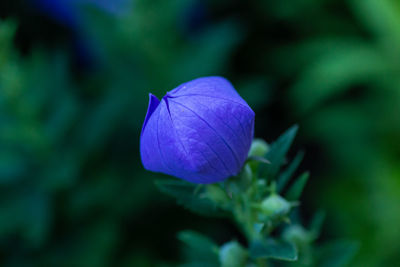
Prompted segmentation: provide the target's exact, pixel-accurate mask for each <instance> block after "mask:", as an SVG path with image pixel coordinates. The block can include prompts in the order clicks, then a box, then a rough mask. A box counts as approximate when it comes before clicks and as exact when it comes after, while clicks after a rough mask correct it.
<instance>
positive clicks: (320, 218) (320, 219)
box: [310, 210, 325, 237]
mask: <svg viewBox="0 0 400 267" xmlns="http://www.w3.org/2000/svg"><path fill="white" fill-rule="evenodd" d="M324 221H325V212H324V211H322V210H320V211H318V212H317V213H315V215H314V217H313V218H312V220H311V223H310V230H311V231H312V232H313V233H314V235H315V237H318V236H319V234H320V232H321V228H322V225H323V223H324Z"/></svg>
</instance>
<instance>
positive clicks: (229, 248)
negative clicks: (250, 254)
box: [219, 241, 247, 267]
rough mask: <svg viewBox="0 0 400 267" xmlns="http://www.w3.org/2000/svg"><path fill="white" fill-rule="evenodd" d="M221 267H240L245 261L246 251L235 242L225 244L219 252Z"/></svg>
mask: <svg viewBox="0 0 400 267" xmlns="http://www.w3.org/2000/svg"><path fill="white" fill-rule="evenodd" d="M219 260H220V262H221V266H222V267H242V266H244V265H245V263H246V260H247V251H246V250H245V249H244V248H243V247H242V246H241V245H240V244H239V243H238V242H236V241H231V242H228V243H225V244H224V245H222V246H221V248H220V250H219Z"/></svg>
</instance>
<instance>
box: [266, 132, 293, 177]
mask: <svg viewBox="0 0 400 267" xmlns="http://www.w3.org/2000/svg"><path fill="white" fill-rule="evenodd" d="M297 129H298V126H297V125H294V126H292V127H291V128H290V129H289V130H287V131H286V132H285V133H283V134H282V135H281V136H280V137H279V138H278V140H276V141H275V142H274V143H272V144H271V146H270V149H269V151H268V152H267V155H266V158H267V160H268V161H269V162H271V164H269V165H266V164H264V165H261V166H260V170H259V171H260V177H268V178H269V179H271V178H273V177H275V176H276V175H277V174H278V172H279V169H280V167H281V166H282V164H283V163H284V161H285V157H286V153H287V152H288V150H289V148H290V146H291V144H292V142H293V139H294V137H295V136H296V133H297Z"/></svg>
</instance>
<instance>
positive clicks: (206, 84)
mask: <svg viewBox="0 0 400 267" xmlns="http://www.w3.org/2000/svg"><path fill="white" fill-rule="evenodd" d="M254 116H255V114H254V112H253V110H252V109H251V108H250V107H249V106H248V105H247V103H246V102H245V101H244V100H243V99H242V98H241V97H240V96H239V94H238V93H237V92H236V91H235V89H234V88H233V86H232V85H231V84H230V83H229V82H228V81H227V80H226V79H224V78H222V77H205V78H199V79H195V80H193V81H190V82H187V83H184V84H182V85H180V86H178V87H177V88H175V89H173V90H172V91H170V92H168V93H167V94H166V95H165V96H164V97H163V98H162V99H161V101H160V100H158V99H157V98H156V97H155V96H154V95H152V94H150V102H149V107H148V110H147V115H146V118H145V120H144V123H143V128H142V133H141V137H140V153H141V158H142V163H143V165H144V167H145V168H146V169H148V170H150V171H154V172H161V173H165V174H169V175H172V176H176V177H178V178H181V179H184V180H187V181H189V182H193V183H201V184H207V183H215V182H219V181H222V180H224V179H226V178H228V177H230V176H233V175H237V174H238V173H239V172H240V170H241V168H242V166H243V164H244V162H245V160H246V158H247V154H248V152H249V149H250V145H251V141H252V139H253V133H254Z"/></svg>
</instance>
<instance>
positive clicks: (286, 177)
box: [276, 151, 304, 193]
mask: <svg viewBox="0 0 400 267" xmlns="http://www.w3.org/2000/svg"><path fill="white" fill-rule="evenodd" d="M303 158H304V152H303V151H300V152H299V153H297V155H296V157H295V158H294V159H293V160H292V162H291V163H290V165H289V166H288V167H287V168H286V170H284V171H283V172H282V173H281V174H280V175H279V178H278V180H277V185H276V187H277V192H278V193H280V192H282V190H283V188H284V187H285V186H286V185H287V183H288V182H289V181H290V179H291V178H292V176H293V174H294V172H295V171H296V170H297V168H298V167H299V165H300V163H301V161H302V160H303Z"/></svg>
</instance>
